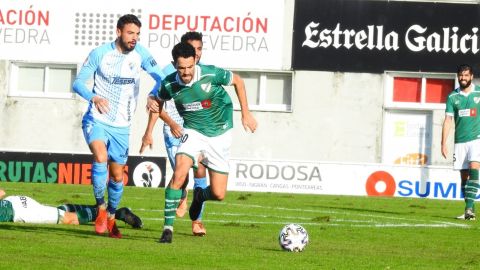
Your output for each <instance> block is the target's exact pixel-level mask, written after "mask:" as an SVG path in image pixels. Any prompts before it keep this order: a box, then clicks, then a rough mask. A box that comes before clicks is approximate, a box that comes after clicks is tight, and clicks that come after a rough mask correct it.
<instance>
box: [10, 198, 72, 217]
mask: <svg viewBox="0 0 480 270" xmlns="http://www.w3.org/2000/svg"><path fill="white" fill-rule="evenodd" d="M5 200H7V201H9V202H11V203H12V208H13V222H23V223H41V224H57V223H59V219H60V217H62V216H64V215H65V211H63V210H60V209H57V208H56V207H51V206H46V205H42V204H40V203H38V202H37V201H35V200H34V199H32V198H30V197H27V196H8V197H6V198H5Z"/></svg>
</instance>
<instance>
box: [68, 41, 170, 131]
mask: <svg viewBox="0 0 480 270" xmlns="http://www.w3.org/2000/svg"><path fill="white" fill-rule="evenodd" d="M141 69H143V70H145V71H146V72H147V73H149V74H150V76H152V78H153V79H154V80H155V82H156V83H155V86H154V88H153V89H158V88H159V87H160V84H161V81H162V79H163V78H164V77H165V75H164V74H163V73H162V71H161V70H160V68H159V66H158V65H157V63H156V61H155V60H154V59H153V57H152V55H151V54H150V53H149V52H148V50H147V49H146V48H145V47H143V46H142V45H140V44H136V46H135V49H134V50H133V51H131V52H129V53H126V54H124V53H121V52H120V51H119V50H117V48H116V46H115V41H114V42H111V43H106V44H104V45H102V46H100V47H97V48H95V49H93V50H92V51H91V52H90V54H89V55H88V58H87V60H86V61H85V63H84V64H83V66H82V69H81V70H80V72H79V74H78V75H77V78H76V80H75V81H74V83H73V90H74V91H75V92H76V93H77V94H79V95H80V96H82V97H83V98H85V99H86V100H87V101H89V102H90V104H89V106H88V109H87V112H86V113H85V116H84V117H86V118H91V119H94V120H98V121H100V122H102V123H104V124H107V125H110V126H114V127H129V126H130V125H131V121H132V118H133V113H134V112H135V109H136V106H137V100H138V94H139V82H140V72H141ZM92 76H93V89H92V90H90V89H88V88H87V85H86V82H87V80H89V79H90V78H91V77H92ZM96 95H98V96H100V97H103V98H105V99H107V100H108V102H109V108H110V110H109V112H108V113H106V114H101V113H100V112H99V111H98V110H97V108H96V107H95V105H94V104H93V102H92V98H93V97H94V96H96Z"/></svg>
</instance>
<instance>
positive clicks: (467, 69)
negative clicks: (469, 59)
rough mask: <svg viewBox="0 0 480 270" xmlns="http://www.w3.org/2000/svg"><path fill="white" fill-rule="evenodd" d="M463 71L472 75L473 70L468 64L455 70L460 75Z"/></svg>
mask: <svg viewBox="0 0 480 270" xmlns="http://www.w3.org/2000/svg"><path fill="white" fill-rule="evenodd" d="M464 71H470V74H473V68H472V67H471V66H470V65H468V64H461V65H460V66H458V68H457V74H460V73H462V72H464Z"/></svg>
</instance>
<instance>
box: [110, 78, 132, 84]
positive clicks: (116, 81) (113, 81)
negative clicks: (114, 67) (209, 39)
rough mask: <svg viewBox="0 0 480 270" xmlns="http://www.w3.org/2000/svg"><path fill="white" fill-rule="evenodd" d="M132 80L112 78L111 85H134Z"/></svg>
mask: <svg viewBox="0 0 480 270" xmlns="http://www.w3.org/2000/svg"><path fill="white" fill-rule="evenodd" d="M134 83H135V79H134V78H122V77H113V80H112V84H122V85H123V84H134Z"/></svg>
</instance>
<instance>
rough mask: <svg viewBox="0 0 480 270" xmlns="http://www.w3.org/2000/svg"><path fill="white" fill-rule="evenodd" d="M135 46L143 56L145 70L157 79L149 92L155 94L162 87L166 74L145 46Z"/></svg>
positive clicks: (150, 94)
mask: <svg viewBox="0 0 480 270" xmlns="http://www.w3.org/2000/svg"><path fill="white" fill-rule="evenodd" d="M135 48H136V50H137V52H138V53H139V54H140V56H141V57H142V68H143V70H145V71H146V72H147V73H148V74H149V75H150V76H151V77H152V78H153V79H154V80H155V85H154V86H153V88H152V90H151V91H150V93H149V94H148V95H149V96H155V92H156V91H157V89H158V88H159V87H160V84H161V83H162V80H163V79H165V74H164V73H163V72H162V70H161V69H160V67H159V66H158V64H157V61H156V60H155V58H153V56H152V55H151V54H150V52H149V51H148V50H147V49H146V48H145V47H143V46H142V45H139V44H137V46H136V47H135Z"/></svg>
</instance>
